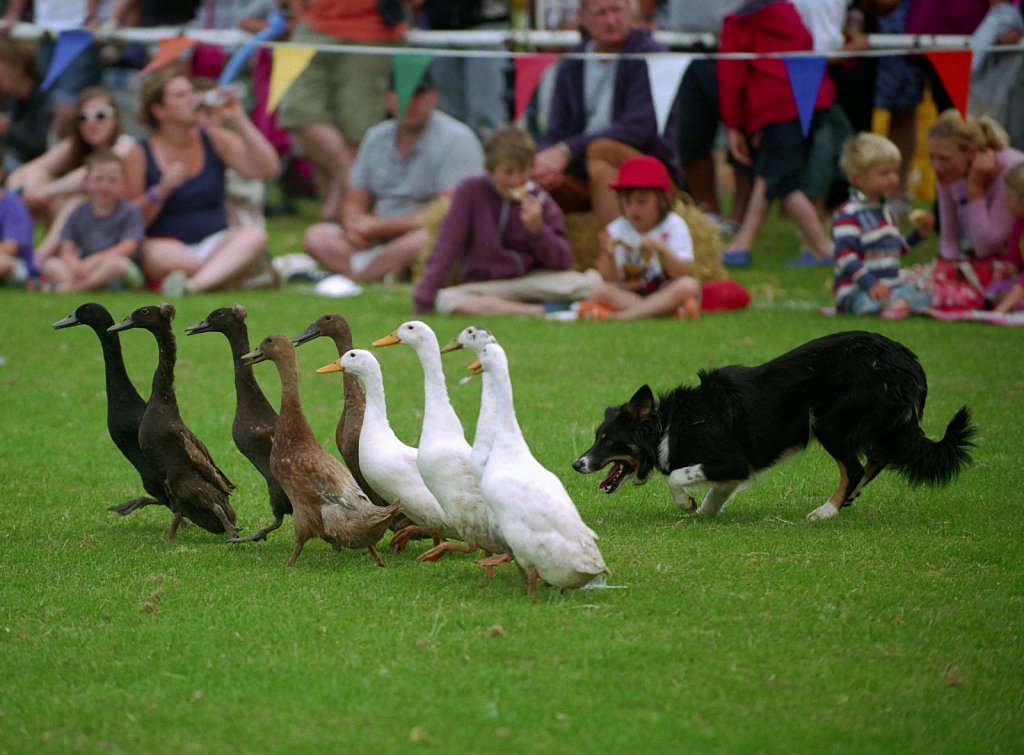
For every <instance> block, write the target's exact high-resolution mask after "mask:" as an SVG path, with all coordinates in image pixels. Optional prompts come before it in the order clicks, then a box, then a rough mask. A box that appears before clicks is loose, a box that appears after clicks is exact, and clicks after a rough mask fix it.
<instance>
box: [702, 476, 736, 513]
mask: <svg viewBox="0 0 1024 755" xmlns="http://www.w3.org/2000/svg"><path fill="white" fill-rule="evenodd" d="M740 484H741V483H739V482H716V483H715V484H713V485H712V486H711V489H710V490H708V494H707V495H706V496H704V501H703V502H702V503H701V505H700V508H699V509H697V516H708V517H712V516H717V515H718V512H719V511H721V510H722V509H724V508H725V504H727V503H728V502H729V500H730V499H731V498H732V496H733V494H734V493H735V492H736V490H737V489H738V488H739V486H740Z"/></svg>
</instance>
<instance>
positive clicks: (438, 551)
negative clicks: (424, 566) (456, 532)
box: [419, 540, 477, 561]
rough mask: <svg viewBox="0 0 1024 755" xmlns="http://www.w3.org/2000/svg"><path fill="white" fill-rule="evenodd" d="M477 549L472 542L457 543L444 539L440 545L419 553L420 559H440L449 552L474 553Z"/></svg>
mask: <svg viewBox="0 0 1024 755" xmlns="http://www.w3.org/2000/svg"><path fill="white" fill-rule="evenodd" d="M475 550H477V547H476V546H475V545H473V544H472V543H463V544H461V545H460V544H459V543H455V542H452V541H451V540H444V541H442V542H441V544H440V545H435V546H434V547H433V548H431V549H430V550H428V551H423V553H421V554H420V555H419V560H420V561H440V560H441V559H442V558H444V557H445V556H447V555H448V554H449V553H472V552H473V551H475Z"/></svg>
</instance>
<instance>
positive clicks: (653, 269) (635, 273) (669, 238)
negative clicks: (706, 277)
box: [606, 212, 693, 291]
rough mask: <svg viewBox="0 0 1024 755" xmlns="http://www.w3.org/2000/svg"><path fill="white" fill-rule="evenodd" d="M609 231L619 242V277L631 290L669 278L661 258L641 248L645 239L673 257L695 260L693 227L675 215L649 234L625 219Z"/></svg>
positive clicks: (612, 225)
mask: <svg viewBox="0 0 1024 755" xmlns="http://www.w3.org/2000/svg"><path fill="white" fill-rule="evenodd" d="M606 230H607V231H608V234H609V235H610V236H611V237H612V239H613V240H614V241H615V247H614V252H613V254H614V257H615V268H616V269H617V270H618V271H619V278H620V279H621V280H622V282H623V284H624V285H625V286H626V287H627V288H629V289H631V290H634V291H635V290H642V289H645V288H647V286H648V284H650V283H654V282H656V281H658V280H659V279H661V278H664V277H665V270H664V269H663V268H662V266H661V259H660V258H659V257H658V255H657V254H656V253H654V252H650V251H646V250H641V249H640V243H641V242H642V241H643V240H644V239H645V238H653V239H657V240H658V241H660V242H661V243H662V244H664V245H665V248H666V249H668V251H669V254H671V255H672V256H673V257H677V258H679V259H681V260H685V261H688V262H692V261H693V237H692V236H690V228H689V226H687V225H686V221H685V220H683V219H682V218H681V217H680V216H679V215H677V214H676V213H674V212H670V213H669V214H668V215H666V216H665V219H664V220H662V221H661V222H660V223H659V224H658V225H656V226H655V227H654V228H652V229H651V230H650V231H648V232H647V233H640V231H638V230H637V229H636V228H634V227H633V225H632V223H630V222H629V221H628V220H626V218H624V217H621V216H620V217H617V218H615V220H613V221H612V222H611V223H609V224H608V226H607V228H606Z"/></svg>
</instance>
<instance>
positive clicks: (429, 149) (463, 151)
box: [303, 70, 484, 281]
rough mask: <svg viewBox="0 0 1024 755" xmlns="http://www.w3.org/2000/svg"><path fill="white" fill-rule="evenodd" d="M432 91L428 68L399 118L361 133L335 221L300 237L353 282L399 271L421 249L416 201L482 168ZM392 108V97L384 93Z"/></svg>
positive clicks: (470, 136)
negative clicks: (339, 216) (438, 104)
mask: <svg viewBox="0 0 1024 755" xmlns="http://www.w3.org/2000/svg"><path fill="white" fill-rule="evenodd" d="M437 97H438V95H437V89H436V88H435V86H434V83H433V80H432V78H431V76H430V71H429V70H428V71H427V72H426V73H424V75H423V79H421V81H420V83H419V86H418V88H417V90H416V92H415V93H414V94H413V95H412V97H411V98H410V99H409V102H408V104H407V105H406V108H405V112H404V113H403V116H402V119H401V120H398V119H397V117H396V118H392V119H390V120H387V121H384V122H383V123H380V124H377V125H376V126H374V127H372V128H371V129H370V130H369V131H367V132H366V135H365V136H364V137H363V141H362V142H361V143H360V145H359V151H358V152H357V153H356V159H355V164H354V165H353V166H352V173H351V175H350V177H349V188H348V191H347V192H346V194H345V199H344V202H343V203H342V207H341V223H340V224H338V223H316V224H314V225H312V226H310V227H309V229H308V230H307V231H306V234H305V237H304V239H303V246H304V247H305V250H306V251H307V252H308V253H309V254H310V255H312V256H313V257H314V258H315V259H316V260H317V261H318V262H319V263H320V264H321V265H322V266H323V267H325V268H327V269H328V270H330V271H332V272H335V273H340V274H341V275H344V276H346V277H348V278H349V279H351V280H354V281H369V280H379V279H380V278H382V277H384V276H385V275H387V274H388V273H392V272H400V271H402V270H404V269H405V268H407V267H408V266H409V265H411V264H412V263H413V262H414V261H415V260H416V259H417V258H418V257H419V255H420V254H421V253H422V252H423V250H424V247H425V246H426V243H427V231H426V230H425V229H424V228H423V223H422V214H423V208H424V206H425V205H426V204H427V203H429V202H430V201H431V200H433V199H435V198H437V197H438V196H441V195H448V196H450V195H451V193H452V191H454V189H455V186H456V185H457V184H458V183H459V182H460V181H462V179H464V178H468V177H470V176H475V175H479V174H481V173H483V172H484V155H483V149H482V147H481V146H480V142H479V140H478V139H477V137H476V135H475V134H474V133H473V131H472V130H471V129H470V128H469V127H468V126H467V125H465V124H464V123H461V122H459V121H457V120H455V119H454V118H452V117H450V116H448V115H445V114H444V113H443V112H441V111H440V110H437V109H436V108H437ZM387 104H388V107H389V108H390V109H391V112H392V113H395V114H397V112H398V100H397V96H396V94H395V91H394V88H393V87H392V88H391V89H390V90H389V91H388V94H387Z"/></svg>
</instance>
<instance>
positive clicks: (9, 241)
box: [0, 145, 39, 286]
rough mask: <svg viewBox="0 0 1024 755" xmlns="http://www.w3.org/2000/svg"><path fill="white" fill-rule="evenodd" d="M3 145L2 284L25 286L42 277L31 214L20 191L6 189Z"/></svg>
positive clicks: (0, 160) (0, 169)
mask: <svg viewBox="0 0 1024 755" xmlns="http://www.w3.org/2000/svg"><path fill="white" fill-rule="evenodd" d="M3 179H4V168H3V147H2V145H0V284H5V285H6V284H10V285H16V286H24V285H26V284H28V283H30V281H31V280H32V279H34V278H37V277H38V276H39V269H38V268H37V267H36V262H35V256H34V255H33V253H32V233H33V228H32V215H31V214H30V213H29V211H28V207H26V206H25V203H24V202H23V201H22V199H21V196H20V195H19V194H18V193H17V192H13V191H8V190H6V189H5V188H3Z"/></svg>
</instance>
